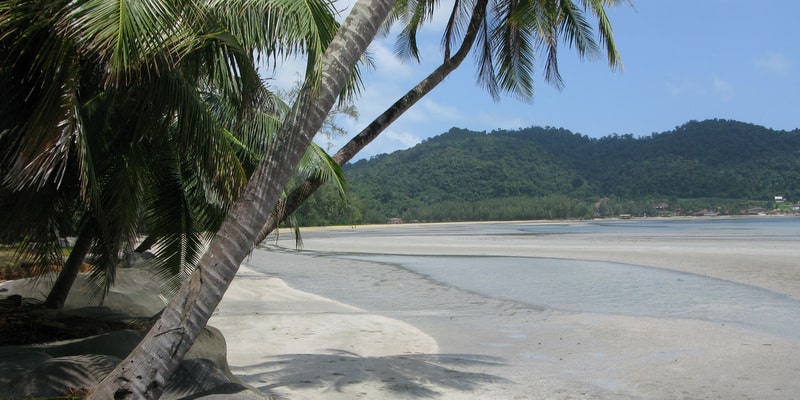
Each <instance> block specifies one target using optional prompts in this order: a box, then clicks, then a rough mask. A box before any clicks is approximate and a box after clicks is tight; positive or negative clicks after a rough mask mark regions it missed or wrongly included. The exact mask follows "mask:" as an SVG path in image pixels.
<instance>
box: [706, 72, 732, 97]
mask: <svg viewBox="0 0 800 400" xmlns="http://www.w3.org/2000/svg"><path fill="white" fill-rule="evenodd" d="M711 80H712V88H713V90H714V93H716V94H717V95H718V96H719V97H721V98H722V99H723V100H730V99H731V98H732V97H733V95H734V89H733V85H731V83H730V82H728V81H726V80H723V79H722V78H720V77H718V76H716V75H714V76H712V77H711Z"/></svg>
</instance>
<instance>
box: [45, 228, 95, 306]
mask: <svg viewBox="0 0 800 400" xmlns="http://www.w3.org/2000/svg"><path fill="white" fill-rule="evenodd" d="M92 226H93V225H92V224H91V222H88V221H84V223H83V224H82V225H81V230H80V232H78V237H77V239H76V240H75V245H74V246H72V251H71V252H70V253H69V257H67V261H66V262H65V263H64V266H63V267H61V272H59V273H58V278H56V281H55V283H54V284H53V287H52V288H50V293H48V294H47V299H45V301H44V306H45V307H47V308H55V309H62V308H64V303H65V302H66V301H67V296H69V291H70V289H71V288H72V284H73V283H75V278H77V277H78V273H80V271H81V265H83V260H84V259H85V258H86V255H87V254H89V249H91V248H92V242H94V232H95V230H94V228H92Z"/></svg>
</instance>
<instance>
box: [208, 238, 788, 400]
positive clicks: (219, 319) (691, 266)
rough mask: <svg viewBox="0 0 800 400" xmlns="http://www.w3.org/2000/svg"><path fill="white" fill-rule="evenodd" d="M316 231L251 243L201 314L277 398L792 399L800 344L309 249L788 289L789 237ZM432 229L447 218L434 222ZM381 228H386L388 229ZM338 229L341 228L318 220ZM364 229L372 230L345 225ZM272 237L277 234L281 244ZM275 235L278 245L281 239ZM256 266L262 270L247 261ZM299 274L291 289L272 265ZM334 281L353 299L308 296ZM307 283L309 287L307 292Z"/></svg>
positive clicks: (243, 371)
mask: <svg viewBox="0 0 800 400" xmlns="http://www.w3.org/2000/svg"><path fill="white" fill-rule="evenodd" d="M430 227H431V226H430V225H416V226H415V225H407V226H403V228H402V229H404V230H407V232H408V234H407V235H401V236H397V235H392V236H383V235H379V234H376V235H362V234H359V235H358V236H357V238H356V239H353V238H349V237H348V236H347V235H317V236H315V235H314V233H315V231H314V230H309V231H306V236H305V247H304V249H305V251H301V252H293V251H276V250H273V251H267V250H264V249H259V250H256V251H255V252H254V254H253V255H252V256H251V258H250V259H249V260H248V264H249V265H250V266H252V268H247V267H246V266H245V267H243V269H242V271H241V272H240V274H239V276H238V277H237V279H236V280H235V281H234V283H233V285H232V286H231V288H230V289H229V291H228V293H227V294H226V296H225V299H224V300H223V302H222V303H221V304H220V307H219V310H218V311H217V313H216V314H215V315H214V316H213V317H212V319H211V321H210V324H211V325H213V326H215V327H218V328H219V329H220V330H222V332H223V333H224V335H225V337H226V339H227V341H228V361H229V364H230V365H231V369H232V371H233V372H234V373H235V374H236V375H238V376H239V377H240V378H241V379H242V380H243V381H245V382H246V383H248V384H250V385H252V386H254V387H256V388H258V389H259V390H261V391H262V392H263V393H265V394H268V395H270V396H274V397H279V398H287V399H320V398H325V399H356V398H369V399H387V398H388V399H408V398H440V399H570V398H587V399H591V398H617V399H628V398H645V399H664V398H670V399H678V398H680V399H733V398H744V399H747V398H752V399H792V398H800V379H798V377H800V341H798V340H796V339H792V338H787V337H781V336H775V335H771V334H767V333H764V332H760V331H755V330H748V329H744V328H742V327H739V326H732V325H725V324H721V323H714V322H708V321H700V320H690V319H666V318H648V317H632V316H621V315H607V314H591V313H566V312H557V311H552V310H538V309H535V308H532V307H528V306H524V305H521V304H517V303H514V302H509V301H502V300H497V299H493V298H488V297H485V296H481V295H478V294H475V293H470V292H466V291H463V290H459V289H456V288H452V287H448V286H443V285H441V284H438V283H436V282H433V281H431V280H428V279H426V278H424V277H421V276H419V275H417V274H414V273H412V272H409V271H407V270H403V269H400V268H388V269H387V268H386V267H385V266H382V267H380V268H377V267H376V265H375V264H374V263H368V262H361V261H353V260H342V259H330V258H325V257H319V256H315V255H314V254H315V253H314V252H315V251H322V252H324V251H341V252H348V251H353V252H372V253H392V254H458V255H470V254H472V255H519V256H535V257H552V258H564V259H576V260H599V261H613V262H622V263H630V264H637V265H645V266H652V267H660V268H667V269H673V270H679V271H685V272H690V273H694V274H699V275H706V276H710V277H715V278H720V279H725V280H729V281H733V282H739V283H744V284H748V285H754V286H760V287H763V288H766V289H769V290H772V291H776V292H780V293H785V294H787V295H789V296H792V297H794V298H795V299H800V246H799V245H798V244H800V243H798V241H797V240H776V241H774V242H773V241H767V242H760V243H758V244H756V243H754V242H752V241H750V240H747V238H746V237H737V236H736V235H735V234H732V235H726V236H724V237H721V236H696V237H685V236H669V235H651V236H649V237H642V236H641V235H626V234H617V235H608V234H604V235H580V236H576V235H548V236H504V237H498V236H492V235H488V236H485V237H477V236H448V235H446V234H441V233H431V232H430ZM439 227H440V228H442V230H441V232H446V229H447V226H446V225H440V226H439ZM393 228H396V227H393ZM337 229H340V230H342V232H345V230H347V229H351V228H328V232H330V231H332V230H333V231H335V230H337ZM357 229H358V230H359V231H360V233H363V232H369V231H370V230H374V232H376V233H379V232H380V230H381V229H386V227H359V228H357ZM288 236H289V235H284V237H282V239H281V241H280V242H279V243H278V244H279V245H280V246H285V247H292V246H293V241H292V240H291V239H292V238H289V237H288ZM284 240H285V242H284ZM255 269H258V270H260V271H268V272H269V274H270V275H269V276H268V275H265V274H262V273H260V272H257V271H255ZM289 275H291V276H292V277H295V278H296V277H298V276H301V277H303V276H307V277H308V278H307V279H304V280H303V282H304V283H303V285H305V286H303V289H304V290H305V292H303V291H299V290H295V289H293V288H291V287H289V286H287V285H286V284H285V283H284V281H282V280H281V279H280V278H281V277H282V276H289ZM332 288H335V289H336V291H338V292H341V291H342V290H344V291H346V292H347V293H348V298H351V299H353V303H357V304H360V305H361V308H357V307H354V306H352V305H346V304H342V303H339V302H336V301H333V300H330V299H327V298H325V297H320V296H319V295H318V294H321V295H326V293H333V292H336V291H333V290H331V289H332ZM312 293H316V294H312Z"/></svg>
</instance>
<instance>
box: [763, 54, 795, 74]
mask: <svg viewBox="0 0 800 400" xmlns="http://www.w3.org/2000/svg"><path fill="white" fill-rule="evenodd" d="M755 64H756V66H758V67H759V68H761V69H763V70H766V71H768V72H774V73H778V74H782V75H785V74H788V73H789V70H790V69H791V67H792V63H791V62H790V61H789V59H788V58H787V57H786V55H785V54H783V53H776V52H772V51H768V52H766V53H765V54H763V55H762V56H761V57H759V58H758V59H756V60H755Z"/></svg>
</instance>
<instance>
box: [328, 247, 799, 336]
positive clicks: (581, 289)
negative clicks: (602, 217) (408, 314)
mask: <svg viewBox="0 0 800 400" xmlns="http://www.w3.org/2000/svg"><path fill="white" fill-rule="evenodd" d="M337 258H348V259H356V260H363V261H370V262H377V263H387V264H394V265H399V266H402V267H403V268H406V269H408V270H411V271H414V272H416V273H419V274H422V275H426V276H428V277H429V278H431V279H433V280H435V281H438V282H441V283H443V284H445V285H450V286H455V287H458V288H461V289H465V290H469V291H472V292H475V293H480V294H482V295H485V296H489V297H493V298H497V299H504V300H512V301H516V302H519V303H523V304H527V305H530V306H534V307H537V308H549V309H556V310H563V311H572V312H595V313H612V314H623V315H637V316H652V317H660V318H692V319H700V320H707V321H713V322H719V323H731V324H740V325H744V326H748V327H750V328H753V329H759V330H765V331H768V332H772V333H776V334H780V335H785V336H789V337H795V338H800V301H798V300H794V299H792V298H790V297H788V296H785V295H782V294H779V293H775V292H771V291H769V290H766V289H762V288H758V287H753V286H748V285H743V284H738V283H733V282H729V281H724V280H719V279H714V278H708V277H704V276H700V275H694V274H687V273H681V272H675V271H670V270H663V269H658V268H649V267H641V266H635V265H626V264H618V263H609V262H594V261H573V260H561V259H546V258H530V257H483V256H464V257H454V256H403V255H366V254H365V255H347V256H337Z"/></svg>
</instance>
